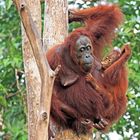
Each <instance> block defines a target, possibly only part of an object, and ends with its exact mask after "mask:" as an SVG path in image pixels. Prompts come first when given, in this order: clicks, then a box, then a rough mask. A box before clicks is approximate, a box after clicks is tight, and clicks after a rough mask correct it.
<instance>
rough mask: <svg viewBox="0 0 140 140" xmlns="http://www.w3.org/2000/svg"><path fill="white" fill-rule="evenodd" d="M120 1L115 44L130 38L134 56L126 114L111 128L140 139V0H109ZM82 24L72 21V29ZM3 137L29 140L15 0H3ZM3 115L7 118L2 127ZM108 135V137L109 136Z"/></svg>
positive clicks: (0, 64) (0, 74) (0, 11)
mask: <svg viewBox="0 0 140 140" xmlns="http://www.w3.org/2000/svg"><path fill="white" fill-rule="evenodd" d="M85 1H86V0H85ZM98 2H99V1H96V2H95V1H94V2H89V1H88V2H83V3H82V4H81V3H76V2H74V1H72V0H71V1H70V3H71V4H74V5H77V7H80V8H82V7H84V8H85V7H88V6H91V5H97V3H98ZM108 2H116V3H118V4H119V5H120V6H121V8H122V10H123V12H124V14H125V21H124V24H123V25H122V26H121V28H120V29H119V30H118V31H117V34H118V36H117V38H116V40H115V41H114V42H113V46H118V47H120V46H122V45H123V44H124V43H127V42H130V43H131V48H132V52H133V53H132V57H131V59H130V60H129V62H128V67H129V90H128V94H127V95H128V99H129V104H128V110H127V113H126V114H125V116H124V117H123V118H122V119H121V120H120V121H119V123H117V124H116V125H114V127H113V128H112V130H111V131H113V132H114V131H115V132H117V133H118V134H120V135H121V136H122V137H123V139H124V140H129V139H140V133H139V128H140V117H139V114H140V100H139V97H140V87H139V81H140V73H139V70H140V45H139V43H140V1H139V0H135V1H133V0H127V1H125V0H108ZM79 26H81V24H79V23H72V24H70V28H69V30H70V31H72V30H73V28H76V27H79ZM0 71H1V72H0V77H1V78H0V140H1V139H3V138H4V137H5V138H7V137H9V139H10V140H11V139H12V140H17V139H18V140H26V139H27V126H26V118H27V117H26V112H27V111H26V96H25V95H26V94H25V93H26V92H25V83H24V72H23V59H22V48H21V30H20V20H19V17H18V14H17V12H16V9H15V7H14V5H13V4H12V2H11V0H6V1H4V0H0ZM1 115H2V118H3V122H2V129H1ZM109 137H110V136H109V135H104V136H103V138H104V139H109Z"/></svg>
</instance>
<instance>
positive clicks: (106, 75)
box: [86, 44, 131, 127]
mask: <svg viewBox="0 0 140 140" xmlns="http://www.w3.org/2000/svg"><path fill="white" fill-rule="evenodd" d="M130 55H131V49H130V48H129V45H128V44H126V45H124V47H123V48H122V51H121V50H120V49H119V48H115V49H114V50H113V51H112V52H111V53H110V54H109V55H108V56H107V57H106V58H105V59H104V60H102V61H101V64H102V67H101V69H100V73H101V77H102V82H99V81H97V80H96V79H95V78H94V77H93V76H92V74H91V73H90V74H88V75H87V77H86V79H87V81H88V82H89V83H90V84H91V85H92V86H93V87H94V88H95V89H96V91H98V92H102V93H108V94H110V95H112V97H113V104H112V107H110V110H107V112H106V114H105V117H104V118H106V119H107V120H108V123H110V125H111V124H112V123H113V122H114V121H117V120H118V119H119V118H120V117H121V116H122V115H123V114H124V113H125V111H126V104H127V97H126V90H127V87H128V81H127V71H126V68H125V62H126V61H127V60H128V58H129V57H130ZM107 127H109V125H108V126H107Z"/></svg>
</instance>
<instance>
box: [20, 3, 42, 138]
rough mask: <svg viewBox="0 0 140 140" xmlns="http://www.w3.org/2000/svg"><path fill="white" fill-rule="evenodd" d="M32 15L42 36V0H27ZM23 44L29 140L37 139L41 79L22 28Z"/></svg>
mask: <svg viewBox="0 0 140 140" xmlns="http://www.w3.org/2000/svg"><path fill="white" fill-rule="evenodd" d="M26 2H27V5H28V7H29V9H31V10H30V12H31V16H32V18H33V21H34V23H35V24H36V27H37V29H38V32H39V35H40V38H41V6H40V0H27V1H26ZM22 36H23V37H22V38H23V41H22V45H23V58H24V71H25V77H26V89H27V101H28V140H35V136H36V122H37V113H38V112H39V102H40V92H41V79H40V75H39V71H38V67H37V64H36V61H35V58H34V55H33V51H32V49H31V46H30V42H29V40H28V38H27V36H26V33H25V31H24V28H22Z"/></svg>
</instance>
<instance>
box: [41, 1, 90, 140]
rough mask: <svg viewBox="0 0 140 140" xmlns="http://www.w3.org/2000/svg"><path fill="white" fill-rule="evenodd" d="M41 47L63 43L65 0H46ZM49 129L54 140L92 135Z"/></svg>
mask: <svg viewBox="0 0 140 140" xmlns="http://www.w3.org/2000/svg"><path fill="white" fill-rule="evenodd" d="M44 11H45V14H44V15H45V17H44V38H43V45H45V46H47V48H50V47H53V46H54V45H56V44H59V43H61V42H63V41H64V38H65V37H66V36H67V35H68V5H67V0H62V1H60V0H48V1H47V5H46V3H45V10H44ZM52 125H53V126H52ZM51 128H52V130H54V133H56V136H55V139H56V140H92V134H91V135H90V134H88V135H81V136H79V137H78V136H77V135H75V133H73V131H71V130H63V129H62V128H56V126H55V124H53V123H52V122H51Z"/></svg>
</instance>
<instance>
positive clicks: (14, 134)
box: [0, 0, 27, 140]
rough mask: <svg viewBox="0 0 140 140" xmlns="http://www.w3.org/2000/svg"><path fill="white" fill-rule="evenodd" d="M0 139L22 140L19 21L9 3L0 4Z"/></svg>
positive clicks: (23, 135)
mask: <svg viewBox="0 0 140 140" xmlns="http://www.w3.org/2000/svg"><path fill="white" fill-rule="evenodd" d="M0 71H1V72H0V77H1V78H0V114H3V123H2V131H1V130H0V131H1V133H0V139H6V138H7V137H8V139H12V140H17V139H18V140H23V139H24V140H25V139H26V137H27V135H26V134H27V128H26V114H25V112H26V106H25V98H24V97H25V96H24V95H25V87H24V85H25V84H24V79H23V78H24V75H23V60H22V48H21V30H20V20H19V17H18V14H17V12H16V9H15V6H14V5H12V1H11V0H6V2H4V1H0Z"/></svg>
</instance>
